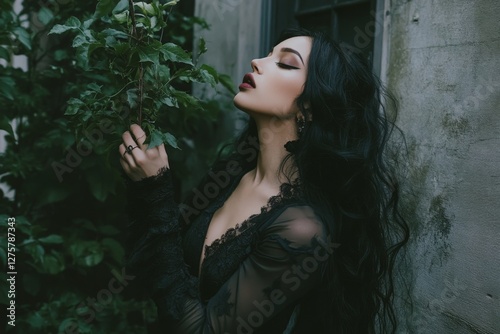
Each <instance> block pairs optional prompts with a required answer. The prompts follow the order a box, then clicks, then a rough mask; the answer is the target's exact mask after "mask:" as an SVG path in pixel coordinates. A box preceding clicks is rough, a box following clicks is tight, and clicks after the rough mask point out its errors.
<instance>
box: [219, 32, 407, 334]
mask: <svg viewBox="0 0 500 334" xmlns="http://www.w3.org/2000/svg"><path fill="white" fill-rule="evenodd" d="M297 36H308V37H311V38H312V39H313V42H312V49H311V53H310V56H309V63H308V71H307V79H306V83H305V86H304V90H303V92H302V94H301V95H300V96H299V97H298V98H297V105H298V106H299V109H300V111H301V112H302V114H303V115H304V116H305V119H306V120H308V121H306V122H305V125H304V129H303V131H302V132H301V133H300V137H299V139H298V140H297V141H295V142H293V143H292V144H293V145H290V147H293V151H292V152H291V153H290V154H289V155H288V156H287V157H286V158H285V160H284V161H283V162H282V165H281V172H283V173H284V174H285V175H288V174H287V173H285V171H284V170H283V169H284V166H285V162H286V161H287V160H288V159H293V161H294V164H293V165H294V166H295V167H296V168H297V170H298V173H299V178H300V186H301V190H302V193H303V194H304V198H306V199H307V201H308V202H309V203H310V205H311V206H312V207H313V208H314V209H315V212H316V213H317V214H318V215H319V216H320V218H321V219H322V220H323V222H325V225H326V228H327V232H328V234H329V235H330V236H332V237H333V241H334V242H335V243H337V244H340V247H339V248H338V249H336V250H335V252H334V255H333V256H332V258H331V259H330V261H329V263H328V268H327V269H326V271H325V272H324V275H325V277H324V278H325V280H326V281H327V282H328V283H327V285H328V286H327V291H326V293H324V294H323V296H324V298H325V300H324V303H323V302H322V304H323V305H324V304H325V303H326V305H327V307H325V308H324V309H323V310H324V313H323V314H321V315H319V316H318V321H319V322H322V324H321V326H320V327H319V328H323V329H324V332H327V333H338V334H356V333H363V334H367V333H369V334H370V333H376V332H379V333H395V332H396V327H397V326H396V325H397V321H396V315H395V312H394V308H393V303H392V302H393V295H394V282H393V268H394V264H395V260H396V256H397V254H398V251H399V250H400V249H401V247H403V246H404V244H405V243H406V242H407V241H408V237H409V230H408V226H407V224H406V222H405V220H404V218H403V217H402V216H401V214H400V213H399V210H398V199H399V187H398V182H397V178H396V177H395V175H396V173H395V172H394V168H393V167H394V166H393V165H392V164H391V163H390V162H389V161H390V160H389V157H388V154H387V145H388V142H389V139H390V136H391V133H392V132H393V130H394V129H397V127H395V125H394V121H391V119H390V118H389V117H388V116H387V112H386V107H387V106H388V105H391V106H392V108H391V114H392V115H395V113H396V109H397V108H396V101H395V99H394V98H392V97H391V95H390V94H389V93H388V92H386V90H385V89H384V88H383V86H382V85H381V83H380V81H379V79H378V78H377V77H376V75H374V74H373V73H372V71H371V68H370V66H369V65H368V62H367V61H366V60H365V59H363V57H362V56H361V55H359V54H357V53H355V52H351V51H349V49H348V48H345V47H342V46H340V45H339V44H338V43H336V42H334V41H333V40H331V39H330V38H328V37H327V36H325V35H324V34H321V33H317V32H310V31H307V30H304V29H288V30H285V31H284V32H283V33H282V34H281V36H280V38H279V40H278V41H277V42H276V44H279V43H280V42H282V41H284V40H286V39H288V38H291V37H297ZM250 137H254V138H256V137H257V126H256V123H255V122H254V121H253V120H252V119H250V120H249V122H248V125H247V127H246V128H245V130H244V131H243V132H242V134H241V135H240V136H239V138H238V139H237V141H236V142H235V144H234V146H233V147H234V148H238V151H239V152H246V151H248V150H247V149H249V148H250V144H249V138H250ZM290 147H289V148H290ZM253 149H254V150H255V148H253ZM229 159H231V160H233V161H234V160H235V159H236V160H237V161H239V163H240V165H241V166H243V167H244V168H245V167H246V168H247V169H250V168H251V167H253V166H254V165H255V162H256V155H253V156H252V157H251V159H243V157H242V155H241V153H234V150H233V154H232V155H231V156H230V157H229V158H226V159H219V160H218V162H217V163H216V164H215V165H217V164H219V165H220V167H221V168H223V166H224V164H225V162H227V161H228V160H229ZM215 169H217V167H215Z"/></svg>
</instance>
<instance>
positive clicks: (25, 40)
mask: <svg viewBox="0 0 500 334" xmlns="http://www.w3.org/2000/svg"><path fill="white" fill-rule="evenodd" d="M12 32H13V33H14V35H16V37H17V39H18V40H19V42H21V44H23V45H24V46H25V47H26V48H27V49H28V50H31V36H30V34H29V33H28V31H27V30H26V29H24V28H22V27H16V28H14V30H13V31H12Z"/></svg>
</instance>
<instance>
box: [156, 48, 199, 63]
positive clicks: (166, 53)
mask: <svg viewBox="0 0 500 334" xmlns="http://www.w3.org/2000/svg"><path fill="white" fill-rule="evenodd" d="M160 52H161V53H162V54H163V57H164V59H165V60H170V61H173V62H177V63H184V64H188V65H193V62H192V59H191V56H190V55H189V53H187V52H186V51H184V50H183V49H182V48H181V47H180V46H178V45H176V44H174V43H165V44H163V45H162V46H161V47H160Z"/></svg>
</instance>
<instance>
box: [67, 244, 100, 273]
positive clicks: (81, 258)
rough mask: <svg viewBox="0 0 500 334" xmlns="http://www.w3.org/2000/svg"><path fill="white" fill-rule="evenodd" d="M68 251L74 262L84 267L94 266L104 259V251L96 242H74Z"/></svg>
mask: <svg viewBox="0 0 500 334" xmlns="http://www.w3.org/2000/svg"><path fill="white" fill-rule="evenodd" d="M69 250H70V254H71V255H72V257H73V259H74V260H75V262H76V263H77V264H78V265H81V266H85V267H93V266H96V265H98V264H99V263H101V261H102V260H103V258H104V251H103V249H102V247H101V245H100V244H99V243H98V242H97V241H81V242H76V243H74V244H72V245H71V246H70V247H69Z"/></svg>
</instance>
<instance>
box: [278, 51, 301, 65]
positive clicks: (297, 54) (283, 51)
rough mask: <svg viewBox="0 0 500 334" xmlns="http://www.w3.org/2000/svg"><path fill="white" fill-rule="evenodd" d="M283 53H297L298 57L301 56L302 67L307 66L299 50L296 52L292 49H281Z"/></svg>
mask: <svg viewBox="0 0 500 334" xmlns="http://www.w3.org/2000/svg"><path fill="white" fill-rule="evenodd" d="M281 52H291V53H295V54H296V55H297V56H299V58H300V61H301V62H302V65H305V64H304V59H302V56H301V55H300V53H299V52H298V51H297V50H294V49H291V48H282V49H281Z"/></svg>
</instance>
